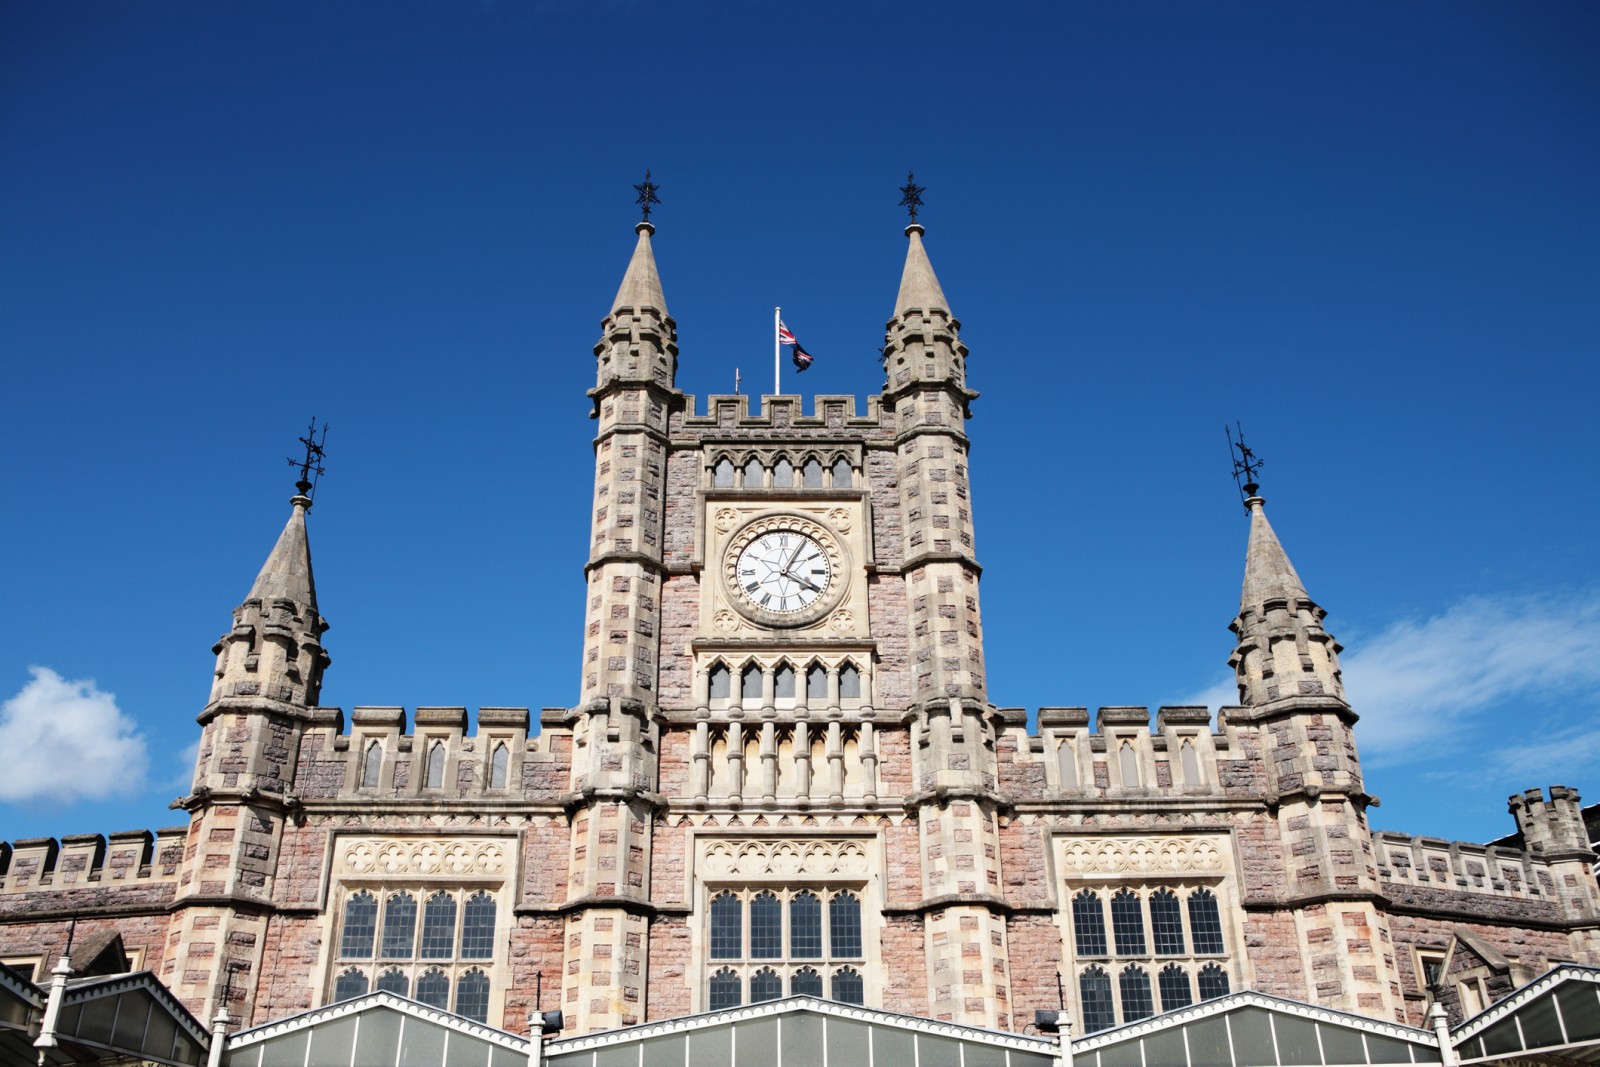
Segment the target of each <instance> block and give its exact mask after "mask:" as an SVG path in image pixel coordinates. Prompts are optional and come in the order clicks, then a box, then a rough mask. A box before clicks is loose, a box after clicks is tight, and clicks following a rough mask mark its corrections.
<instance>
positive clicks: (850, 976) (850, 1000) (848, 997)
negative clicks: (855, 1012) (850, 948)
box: [833, 967, 867, 1004]
mask: <svg viewBox="0 0 1600 1067" xmlns="http://www.w3.org/2000/svg"><path fill="white" fill-rule="evenodd" d="M833 999H834V1000H837V1001H838V1002H839V1003H841V1004H865V1003H866V1002H867V990H866V986H865V983H863V982H862V981H861V972H860V971H858V970H856V969H855V968H854V967H840V968H839V969H838V970H837V971H834V972H833Z"/></svg>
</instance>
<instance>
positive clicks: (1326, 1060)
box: [1072, 990, 1440, 1067]
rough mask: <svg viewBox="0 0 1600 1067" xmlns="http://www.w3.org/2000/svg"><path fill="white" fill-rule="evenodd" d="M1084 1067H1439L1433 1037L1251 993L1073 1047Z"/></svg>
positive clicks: (1168, 1014) (1143, 1022)
mask: <svg viewBox="0 0 1600 1067" xmlns="http://www.w3.org/2000/svg"><path fill="white" fill-rule="evenodd" d="M1072 1056H1073V1061H1074V1063H1075V1064H1078V1065H1080V1067H1141V1065H1143V1064H1147V1065H1152V1067H1153V1065H1156V1064H1187V1063H1208V1064H1222V1065H1228V1064H1233V1065H1236V1067H1245V1065H1247V1064H1248V1065H1250V1067H1334V1065H1355V1064H1379V1063H1438V1062H1439V1061H1440V1056H1439V1046H1438V1044H1437V1043H1436V1041H1435V1039H1434V1036H1433V1035H1432V1034H1431V1033H1429V1032H1428V1031H1426V1030H1418V1029H1416V1028H1414V1027H1410V1026H1402V1025H1400V1024H1399V1023H1388V1022H1383V1021H1382V1020H1379V1019H1369V1018H1367V1017H1366V1016H1363V1015H1352V1014H1349V1013H1348V1012H1342V1011H1335V1010H1334V1009H1332V1008H1321V1007H1317V1006H1315V1005H1312V1004H1303V1003H1301V1002H1300V1001H1297V1000H1286V999H1284V998H1283V997H1275V996H1272V995H1271V994H1268V993H1257V992H1254V991H1252V990H1244V991H1241V992H1238V993H1230V994H1228V995H1227V996H1225V997H1218V998H1216V999H1215V1000H1207V1001H1204V1002H1202V1003H1200V1004H1195V1005H1191V1006H1190V1007H1187V1008H1178V1009H1176V1010H1174V1011H1168V1012H1163V1013H1162V1014H1160V1015H1153V1016H1151V1017H1150V1018H1148V1019H1143V1020H1141V1021H1139V1022H1136V1023H1129V1024H1127V1025H1124V1026H1119V1027H1117V1028H1115V1029H1112V1030H1102V1031H1100V1032H1098V1033H1095V1034H1090V1035H1088V1036H1086V1037H1080V1038H1078V1039H1076V1040H1075V1041H1073V1042H1072Z"/></svg>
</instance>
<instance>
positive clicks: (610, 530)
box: [562, 222, 678, 1032]
mask: <svg viewBox="0 0 1600 1067" xmlns="http://www.w3.org/2000/svg"><path fill="white" fill-rule="evenodd" d="M636 232H637V233H638V235H639V239H638V244H637V246H636V247H635V249H634V253H633V258H632V260H631V261H630V262H629V264H628V269H627V273H626V274H625V275H624V277H623V280H622V286H621V288H620V289H619V290H618V292H617V298H616V301H615V302H614V304H613V306H612V310H611V314H609V315H608V316H606V318H605V319H604V321H603V322H602V323H601V339H600V342H599V343H598V344H596V345H595V357H596V360H597V363H598V368H597V370H598V376H597V380H596V384H595V388H594V389H592V390H590V392H589V395H590V397H592V398H593V400H594V417H595V418H596V419H597V420H598V421H599V424H600V430H599V433H598V435H597V436H596V438H595V488H594V511H593V515H592V518H593V524H592V530H593V538H592V541H591V543H590V550H589V562H588V565H587V567H586V569H585V570H586V576H587V582H588V603H587V608H586V613H585V620H584V622H585V630H584V659H583V683H582V687H581V693H582V696H581V699H580V701H579V703H578V706H577V707H576V708H575V709H574V710H573V713H572V717H571V721H572V732H573V757H572V792H571V793H570V794H569V796H568V798H567V802H566V803H567V808H568V810H569V811H570V812H571V816H572V853H571V866H570V871H571V874H570V878H571V882H570V884H569V886H568V898H569V904H568V908H569V910H568V915H567V924H566V926H567V942H566V957H567V968H566V975H565V980H564V992H563V1004H562V1006H563V1008H564V1009H565V1010H566V1012H567V1020H568V1026H571V1027H575V1028H576V1029H577V1030H578V1031H580V1032H587V1031H593V1030H604V1029H610V1028H614V1027H618V1026H627V1025H631V1024H633V1023H637V1022H641V1021H643V1020H644V1018H645V1010H646V1004H645V997H646V988H647V984H648V973H649V967H648V959H647V954H648V948H647V945H648V940H649V938H648V928H649V915H650V910H651V909H650V904H649V888H650V837H651V828H652V824H653V822H654V820H655V816H656V814H657V812H658V811H659V809H660V806H661V802H660V798H659V796H658V794H657V751H658V744H659V740H660V737H659V729H660V722H659V719H660V707H659V696H658V693H657V690H658V677H659V664H658V651H659V648H660V628H661V592H662V582H663V578H664V576H665V574H666V568H665V565H664V562H663V551H664V531H663V522H662V512H663V487H664V485H665V482H666V465H667V441H668V437H667V416H668V411H669V410H670V408H671V402H672V399H673V397H674V396H675V395H676V394H675V391H674V387H673V380H674V376H675V373H676V369H677V357H678V346H677V329H676V324H675V323H674V322H673V320H672V318H671V317H670V316H669V315H668V314H667V305H666V298H665V296H664V295H663V293H662V289H661V279H660V276H659V275H658V274H657V272H656V263H655V256H654V254H653V252H652V250H651V247H650V235H651V234H653V233H654V232H655V227H654V226H652V225H651V224H650V223H648V222H641V223H640V224H639V225H638V226H637V227H636Z"/></svg>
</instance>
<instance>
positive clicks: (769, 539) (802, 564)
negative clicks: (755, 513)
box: [734, 530, 833, 615]
mask: <svg viewBox="0 0 1600 1067" xmlns="http://www.w3.org/2000/svg"><path fill="white" fill-rule="evenodd" d="M734 580H735V581H736V582H737V583H738V587H739V595H740V596H742V597H744V599H745V600H746V601H748V602H749V603H751V604H753V605H755V606H756V607H758V608H762V609H763V610H766V611H773V612H777V613H778V614H780V615H788V614H791V613H793V612H796V611H803V610H805V609H806V608H808V607H810V606H811V605H812V604H815V603H816V602H817V600H818V598H820V597H821V596H822V595H823V594H824V593H826V592H827V591H828V586H829V584H830V583H831V582H832V581H833V567H832V564H830V563H829V562H828V553H827V552H826V551H825V550H824V549H823V547H822V546H821V545H820V544H818V543H817V542H816V540H814V539H813V538H811V537H809V536H807V535H806V534H803V533H800V532H799V531H798V530H770V531H768V532H766V533H764V534H762V535H761V536H760V537H757V538H756V539H755V540H753V541H751V542H750V543H749V544H748V545H746V546H745V548H744V551H742V552H740V553H739V559H738V562H737V565H736V567H735V570H734Z"/></svg>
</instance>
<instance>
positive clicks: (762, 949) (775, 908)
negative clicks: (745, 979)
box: [750, 893, 783, 1000]
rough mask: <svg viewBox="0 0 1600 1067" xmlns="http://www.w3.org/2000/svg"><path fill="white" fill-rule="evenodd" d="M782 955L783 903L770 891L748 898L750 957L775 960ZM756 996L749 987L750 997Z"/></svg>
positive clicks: (752, 987) (752, 988)
mask: <svg viewBox="0 0 1600 1067" xmlns="http://www.w3.org/2000/svg"><path fill="white" fill-rule="evenodd" d="M782 956H783V905H782V904H780V903H778V898H777V897H775V896H773V895H772V894H771V893H757V894H756V895H755V896H753V897H751V898H750V958H751V959H753V960H775V959H779V958H780V957H782ZM755 996H756V992H755V986H754V985H753V984H752V985H751V987H750V999H751V1000H754V999H755Z"/></svg>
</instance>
